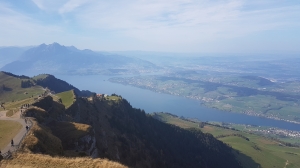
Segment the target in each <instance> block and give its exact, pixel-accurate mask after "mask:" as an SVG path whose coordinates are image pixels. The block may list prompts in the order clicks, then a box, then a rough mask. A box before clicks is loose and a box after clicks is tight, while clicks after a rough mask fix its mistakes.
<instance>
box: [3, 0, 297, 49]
mask: <svg viewBox="0 0 300 168" xmlns="http://www.w3.org/2000/svg"><path fill="white" fill-rule="evenodd" d="M53 42H58V43H60V44H62V45H66V46H71V45H73V46H75V47H77V48H79V49H92V50H96V51H129V50H139V51H160V52H184V53H185V52H191V53H296V54H300V1H299V0H0V46H30V45H39V44H42V43H46V44H50V43H53Z"/></svg>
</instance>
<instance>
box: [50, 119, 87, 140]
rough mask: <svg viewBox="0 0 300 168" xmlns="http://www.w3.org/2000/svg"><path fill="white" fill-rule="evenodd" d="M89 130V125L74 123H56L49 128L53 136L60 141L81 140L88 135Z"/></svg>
mask: <svg viewBox="0 0 300 168" xmlns="http://www.w3.org/2000/svg"><path fill="white" fill-rule="evenodd" d="M91 128H92V127H91V126H90V125H87V124H81V123H75V122H56V123H55V124H53V125H52V127H51V129H52V131H53V134H54V135H56V136H57V137H59V138H60V139H61V140H62V141H68V140H72V139H78V138H81V137H83V136H85V135H87V134H89V132H90V130H91Z"/></svg>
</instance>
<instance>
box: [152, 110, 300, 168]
mask: <svg viewBox="0 0 300 168" xmlns="http://www.w3.org/2000/svg"><path fill="white" fill-rule="evenodd" d="M153 116H154V117H155V118H157V119H159V120H161V121H163V122H166V123H169V124H172V125H177V126H179V127H182V128H196V129H200V130H201V131H203V132H206V133H210V134H212V135H213V136H215V137H218V139H219V140H221V141H223V142H224V143H227V144H229V145H230V146H232V147H233V148H234V149H236V150H237V151H239V152H235V155H236V157H237V158H238V159H239V161H240V162H241V163H242V164H243V167H249V168H251V167H257V166H258V165H260V166H261V167H266V168H268V167H280V168H281V167H285V165H286V163H287V166H286V167H290V168H292V167H295V168H296V167H300V160H299V156H300V148H293V147H286V146H283V145H281V144H280V143H279V142H276V141H274V140H270V139H267V138H264V137H261V136H258V135H255V134H250V133H247V132H242V131H236V130H231V129H224V128H222V127H217V126H213V125H205V126H204V127H203V128H199V123H197V122H191V121H188V120H182V119H180V118H178V117H176V116H172V115H169V114H167V113H155V114H153ZM245 137H246V138H248V140H247V139H246V138H245ZM241 153H242V154H244V155H246V156H248V157H250V158H251V159H252V160H253V161H254V162H251V161H250V162H249V159H248V158H247V157H245V156H242V155H241Z"/></svg>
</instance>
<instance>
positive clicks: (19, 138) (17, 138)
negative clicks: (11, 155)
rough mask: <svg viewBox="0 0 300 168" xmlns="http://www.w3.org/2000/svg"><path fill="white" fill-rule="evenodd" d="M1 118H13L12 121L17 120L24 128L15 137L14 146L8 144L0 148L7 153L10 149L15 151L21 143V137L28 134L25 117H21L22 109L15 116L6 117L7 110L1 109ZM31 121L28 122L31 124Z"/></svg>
mask: <svg viewBox="0 0 300 168" xmlns="http://www.w3.org/2000/svg"><path fill="white" fill-rule="evenodd" d="M0 120H11V121H17V122H19V123H20V124H22V128H21V130H20V131H19V133H18V134H17V135H16V136H15V137H14V138H13V140H14V146H11V144H10V143H9V144H7V146H6V147H5V148H4V149H0V150H1V152H2V154H3V153H6V152H7V151H8V150H10V151H15V149H16V147H17V146H18V145H19V144H20V141H21V139H22V138H23V136H24V135H25V134H26V132H27V130H26V123H25V119H22V118H20V111H19V112H17V113H15V114H14V115H13V116H11V117H6V111H1V112H0ZM29 124H30V123H28V125H29ZM29 126H31V125H29Z"/></svg>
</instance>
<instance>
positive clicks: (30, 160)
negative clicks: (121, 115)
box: [0, 153, 126, 168]
mask: <svg viewBox="0 0 300 168" xmlns="http://www.w3.org/2000/svg"><path fill="white" fill-rule="evenodd" d="M0 167H1V168H2V167H3V168H29V167H38V168H49V167H55V168H76V167H83V168H85V167H88V168H89V167H90V168H94V167H100V168H102V167H103V168H126V166H124V165H122V164H120V163H117V162H113V161H109V160H107V159H92V158H63V157H51V156H48V155H41V154H24V153H18V154H16V155H14V156H13V159H11V160H3V161H1V162H0Z"/></svg>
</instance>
